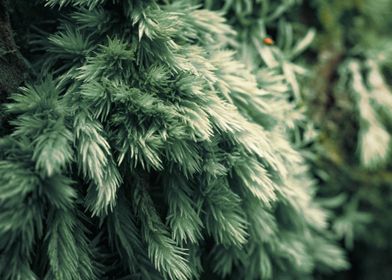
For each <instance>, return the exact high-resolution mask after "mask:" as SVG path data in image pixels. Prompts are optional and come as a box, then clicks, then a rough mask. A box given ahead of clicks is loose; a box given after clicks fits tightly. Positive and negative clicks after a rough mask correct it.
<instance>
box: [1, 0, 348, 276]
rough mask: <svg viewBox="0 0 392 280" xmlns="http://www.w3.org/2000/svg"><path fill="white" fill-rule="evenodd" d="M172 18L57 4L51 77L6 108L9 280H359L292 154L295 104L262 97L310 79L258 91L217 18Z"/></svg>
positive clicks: (39, 44) (153, 6) (151, 6)
mask: <svg viewBox="0 0 392 280" xmlns="http://www.w3.org/2000/svg"><path fill="white" fill-rule="evenodd" d="M168 2H170V3H166V4H163V3H158V2H156V1H150V0H149V1H131V0H129V1H103V0H69V1H64V0H49V1H47V2H46V5H47V6H48V7H49V8H52V9H55V8H56V7H58V8H63V9H65V10H64V11H66V12H67V17H66V18H65V19H63V20H61V22H60V23H59V26H58V31H57V32H55V33H54V34H52V35H48V36H47V37H41V39H38V40H35V44H36V46H35V47H36V48H38V49H40V51H39V56H38V58H37V59H35V61H34V68H35V71H36V72H37V73H40V74H39V76H40V77H39V78H37V81H36V82H33V83H30V84H29V85H26V86H25V87H23V88H22V89H20V90H19V91H18V92H16V93H13V94H12V95H11V97H10V101H9V102H8V104H7V105H6V107H5V114H6V116H7V118H8V119H10V120H11V121H10V123H9V125H10V126H11V127H12V128H11V129H10V131H9V132H8V133H6V135H4V137H2V138H1V140H0V185H1V186H2V187H1V188H0V209H1V210H0V213H1V219H0V221H1V223H0V237H1V242H0V250H1V252H2V255H1V257H0V275H1V278H2V279H83V280H85V279H162V278H163V279H200V278H203V279H220V278H233V279H306V278H311V277H312V274H313V273H314V271H315V270H319V271H325V270H330V269H341V268H344V267H346V266H347V264H346V261H345V260H344V258H343V255H342V252H341V251H340V250H339V248H338V247H336V246H335V245H334V244H333V242H332V241H331V238H330V234H329V233H328V230H327V222H326V218H327V217H326V213H325V212H324V211H323V210H322V209H321V208H320V206H319V205H318V204H317V203H315V202H314V200H313V196H314V187H313V181H312V180H311V179H310V177H309V176H308V175H307V172H308V171H307V167H306V165H305V164H304V161H303V158H302V156H301V155H300V154H299V152H297V151H296V150H294V149H293V148H292V145H291V144H290V142H289V141H288V135H286V134H287V133H286V132H287V129H286V128H287V124H285V123H284V122H283V120H282V117H281V116H282V114H284V112H285V109H284V108H289V107H290V105H289V104H288V103H287V100H286V99H287V95H284V97H278V98H274V95H273V94H272V93H273V90H272V89H271V88H273V86H271V87H264V86H262V88H260V87H259V86H260V84H261V85H263V83H261V82H260V81H259V80H260V79H263V80H264V81H267V80H268V79H271V80H272V81H280V80H282V74H283V75H285V79H287V80H288V81H289V82H290V77H292V75H293V73H294V72H295V71H296V70H295V69H299V68H297V67H296V66H294V65H292V64H290V63H288V62H287V63H286V64H284V65H283V66H282V65H281V64H280V65H279V68H275V67H272V66H271V67H267V68H265V69H264V70H265V71H262V73H259V74H258V76H257V79H256V77H255V76H253V74H252V73H251V72H250V70H249V69H248V68H247V66H246V65H245V64H243V63H242V62H239V61H238V60H236V58H235V52H234V51H233V50H230V49H228V45H229V44H231V43H232V42H234V40H235V39H234V35H235V32H234V31H233V30H232V29H231V28H230V27H229V26H228V25H227V24H226V23H225V19H224V18H223V17H222V16H221V15H220V14H219V13H217V12H213V11H209V10H205V9H200V8H198V6H194V5H193V6H192V5H190V4H189V1H168ZM228 3H230V2H229V1H228ZM239 3H240V2H239ZM287 3H288V2H287ZM287 3H286V2H284V4H283V5H282V6H279V7H280V8H279V7H277V8H276V11H275V12H274V13H273V14H272V15H271V17H272V18H277V17H279V16H280V14H281V11H280V10H281V9H282V7H286V6H287V5H288V4H287ZM64 7H65V8H64ZM287 7H289V6H287ZM49 8H48V9H49ZM308 36H311V35H308ZM308 36H307V37H305V38H306V39H305V42H304V41H303V42H302V43H299V44H297V45H296V47H295V48H294V49H291V51H290V52H291V55H292V56H293V55H295V54H296V53H298V52H299V51H300V50H301V49H302V48H303V47H304V46H305V45H306V44H305V43H307V41H308V40H309V37H308ZM256 50H257V46H256ZM263 52H267V53H268V49H267V51H265V50H263V51H262V53H263ZM276 52H277V53H278V54H279V55H281V52H280V51H279V50H277V49H276ZM281 67H283V68H281ZM281 69H283V73H282V72H281ZM284 69H286V70H284ZM251 70H252V69H251ZM291 82H293V80H291ZM279 85H280V84H279V83H278V84H276V85H275V87H277V88H279ZM282 86H283V87H284V90H283V91H284V92H286V91H287V90H288V89H287V88H286V87H288V85H287V84H286V83H283V84H282ZM290 90H291V91H292V92H294V93H295V91H296V86H295V85H294V84H291V86H290ZM277 91H279V90H277ZM282 105H283V107H281V106H282ZM279 116H280V117H279ZM292 119H293V118H289V119H288V121H289V122H291V121H292Z"/></svg>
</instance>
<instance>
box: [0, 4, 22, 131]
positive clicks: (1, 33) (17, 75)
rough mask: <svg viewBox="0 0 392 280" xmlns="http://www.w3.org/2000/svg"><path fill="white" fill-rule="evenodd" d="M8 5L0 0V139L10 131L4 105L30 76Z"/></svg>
mask: <svg viewBox="0 0 392 280" xmlns="http://www.w3.org/2000/svg"><path fill="white" fill-rule="evenodd" d="M8 4H9V2H8V0H0V137H1V136H3V135H7V134H8V132H9V130H10V127H9V123H8V119H7V116H6V115H5V114H4V108H3V106H2V105H3V104H4V103H6V102H7V98H8V96H9V94H10V93H11V92H13V91H15V90H16V89H17V88H18V86H20V85H21V84H22V83H23V82H24V81H25V80H26V79H27V78H28V75H29V74H28V67H27V64H26V60H25V59H24V57H23V56H22V54H21V53H20V51H19V49H18V47H17V45H16V44H15V40H14V37H13V31H12V28H11V22H10V15H9V5H8Z"/></svg>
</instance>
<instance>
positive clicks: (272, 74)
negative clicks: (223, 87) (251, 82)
mask: <svg viewBox="0 0 392 280" xmlns="http://www.w3.org/2000/svg"><path fill="white" fill-rule="evenodd" d="M202 2H204V4H205V6H206V7H209V8H215V9H219V10H221V11H223V12H224V13H225V14H226V16H227V18H228V20H229V22H230V23H231V24H232V25H233V26H234V27H235V29H236V30H237V31H238V36H237V37H238V42H231V45H232V46H233V47H234V48H235V49H237V50H238V55H237V57H238V58H240V59H241V61H243V62H244V63H245V64H246V66H247V68H248V69H250V70H251V71H252V73H253V74H254V75H255V77H256V79H257V83H258V85H259V86H260V87H261V88H262V89H263V90H264V91H263V94H264V95H265V98H264V99H265V100H268V99H272V101H271V102H269V104H268V106H267V107H268V109H269V114H270V115H271V114H274V117H275V119H278V120H279V123H284V124H285V127H286V128H288V129H290V130H291V131H292V132H293V133H294V137H295V139H296V144H297V145H300V144H301V143H300V138H301V136H300V135H299V133H300V132H299V128H305V129H309V127H308V126H309V123H307V122H305V117H304V115H303V111H304V108H303V105H304V104H303V97H302V95H303V94H302V92H301V88H300V78H301V77H302V76H304V75H307V72H308V71H307V69H305V68H304V67H302V66H300V64H299V63H294V60H295V59H296V58H297V57H298V56H299V55H300V54H302V53H303V51H304V50H305V49H306V48H307V47H308V46H309V44H310V43H311V42H312V41H313V39H314V37H315V31H314V30H312V29H311V30H308V31H305V32H303V31H302V30H300V32H298V30H294V24H292V23H290V22H289V21H287V20H286V19H285V14H286V13H288V12H289V11H290V10H291V9H292V8H293V7H294V6H295V5H296V4H298V3H299V2H301V1H296V0H287V1H269V0H260V1H255V0H246V1H241V0H238V1H232V0H225V1H223V0H221V1H219V0H215V1H212V0H206V1H202ZM255 15H257V16H255ZM269 32H273V33H274V34H275V36H274V37H272V35H271V34H269ZM301 34H304V35H301ZM301 36H302V38H300V37H301ZM265 38H269V39H271V40H272V41H273V43H272V45H270V44H266V43H265V42H264V41H263V40H264V39H265ZM296 38H300V39H299V40H298V39H296ZM287 100H291V102H287ZM275 106H276V107H275Z"/></svg>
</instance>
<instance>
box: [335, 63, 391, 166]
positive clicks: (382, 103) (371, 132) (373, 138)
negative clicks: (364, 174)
mask: <svg viewBox="0 0 392 280" xmlns="http://www.w3.org/2000/svg"><path fill="white" fill-rule="evenodd" d="M347 63H348V65H347V66H346V67H347V71H349V75H350V77H349V78H350V81H351V84H348V85H346V86H347V88H349V89H351V91H352V94H353V97H354V100H355V102H356V106H357V113H358V115H359V131H358V137H359V138H358V145H359V154H360V162H361V164H363V166H365V167H367V168H371V169H374V168H377V167H379V166H381V165H385V164H386V163H387V160H388V159H389V153H390V150H389V147H390V142H391V135H390V134H389V132H388V131H387V130H386V129H385V127H384V125H383V123H382V121H381V118H380V115H379V114H378V111H380V110H377V109H381V110H385V112H387V114H389V112H390V110H391V109H392V107H391V105H392V103H391V100H392V93H391V92H390V91H389V89H388V86H387V85H386V84H385V82H384V79H383V76H382V73H381V72H380V70H379V67H378V65H377V64H376V63H375V62H372V61H368V63H367V65H362V63H361V62H360V61H358V60H354V59H352V60H349V61H348V62H347ZM343 67H344V66H343ZM364 68H368V74H367V77H363V75H362V71H361V70H362V69H364ZM342 71H344V69H343V70H342Z"/></svg>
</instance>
